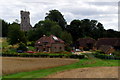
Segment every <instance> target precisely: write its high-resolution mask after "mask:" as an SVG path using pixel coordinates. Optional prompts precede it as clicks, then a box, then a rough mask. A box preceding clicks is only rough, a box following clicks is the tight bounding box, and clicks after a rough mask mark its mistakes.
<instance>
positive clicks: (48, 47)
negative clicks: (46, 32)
mask: <svg viewBox="0 0 120 80" xmlns="http://www.w3.org/2000/svg"><path fill="white" fill-rule="evenodd" d="M35 47H36V50H37V51H39V52H62V51H64V41H63V40H61V39H60V38H58V37H56V36H54V35H50V36H49V37H48V36H43V37H41V38H40V39H38V40H37V41H36V43H35Z"/></svg>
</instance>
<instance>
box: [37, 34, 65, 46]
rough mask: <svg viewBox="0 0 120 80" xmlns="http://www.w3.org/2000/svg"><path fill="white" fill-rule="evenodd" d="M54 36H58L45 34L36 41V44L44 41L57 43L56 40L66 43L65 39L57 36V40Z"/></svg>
mask: <svg viewBox="0 0 120 80" xmlns="http://www.w3.org/2000/svg"><path fill="white" fill-rule="evenodd" d="M53 37H56V36H54V35H50V36H49V37H48V36H43V37H41V38H40V39H38V40H37V41H36V44H39V45H40V44H42V43H49V44H51V43H56V42H59V43H64V41H63V40H61V39H60V38H58V37H56V38H57V40H55V39H54V38H53Z"/></svg>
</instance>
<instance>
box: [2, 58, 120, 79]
mask: <svg viewBox="0 0 120 80" xmlns="http://www.w3.org/2000/svg"><path fill="white" fill-rule="evenodd" d="M119 61H120V60H101V59H80V61H79V62H77V63H74V64H70V65H65V66H60V67H55V68H49V69H42V70H36V71H31V72H21V73H17V74H10V75H6V76H3V80H5V79H4V78H43V77H45V76H48V75H50V74H54V73H56V72H60V71H64V70H70V69H75V68H84V67H100V66H120V64H119Z"/></svg>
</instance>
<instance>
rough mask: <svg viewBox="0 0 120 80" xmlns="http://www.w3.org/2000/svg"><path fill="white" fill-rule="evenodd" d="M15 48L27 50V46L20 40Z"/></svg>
mask: <svg viewBox="0 0 120 80" xmlns="http://www.w3.org/2000/svg"><path fill="white" fill-rule="evenodd" d="M17 50H22V51H27V47H26V45H25V44H24V43H22V42H20V43H19V47H18V48H17Z"/></svg>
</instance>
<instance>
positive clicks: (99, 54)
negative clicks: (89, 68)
mask: <svg viewBox="0 0 120 80" xmlns="http://www.w3.org/2000/svg"><path fill="white" fill-rule="evenodd" d="M93 55H94V56H95V57H96V58H100V59H115V60H120V57H119V56H114V55H108V54H103V53H93Z"/></svg>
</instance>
